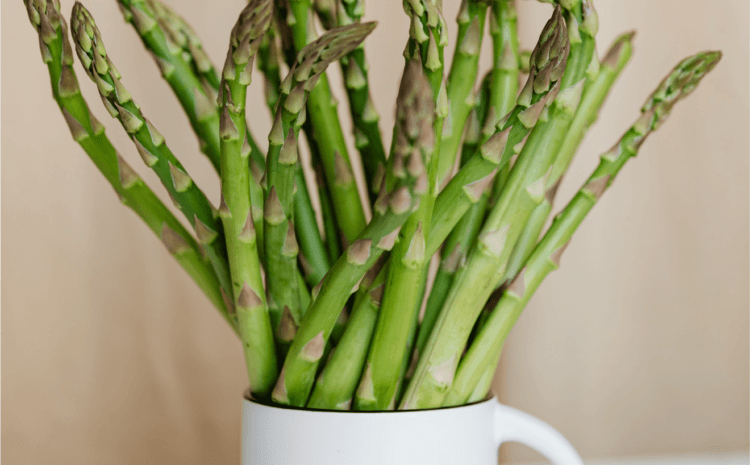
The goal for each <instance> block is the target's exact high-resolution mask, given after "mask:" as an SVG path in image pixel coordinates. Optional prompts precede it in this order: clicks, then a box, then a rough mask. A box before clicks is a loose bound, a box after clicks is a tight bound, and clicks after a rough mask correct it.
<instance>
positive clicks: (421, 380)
mask: <svg viewBox="0 0 750 465" xmlns="http://www.w3.org/2000/svg"><path fill="white" fill-rule="evenodd" d="M567 52H568V40H567V28H566V27H565V22H564V21H563V18H562V12H561V10H560V8H559V7H557V8H555V11H554V13H553V15H552V18H551V19H550V20H549V21H548V22H547V24H546V25H545V27H544V30H543V31H542V34H541V37H540V42H539V44H537V47H536V48H535V49H534V54H533V56H532V62H533V64H534V66H533V67H532V69H531V74H530V76H529V80H528V82H527V83H526V86H525V87H524V90H523V91H522V92H521V94H520V96H519V98H518V101H519V102H520V103H521V104H523V103H526V104H530V105H531V106H529V107H528V109H526V110H524V111H523V112H522V113H521V112H517V109H518V106H517V109H516V110H514V111H513V112H512V113H510V115H508V122H507V123H505V124H503V128H504V129H503V131H507V132H505V133H504V134H505V135H506V136H507V137H508V139H509V141H508V142H507V144H506V147H505V148H504V150H502V152H503V155H502V157H501V159H502V158H505V157H506V156H507V155H509V152H510V151H512V150H513V146H514V145H515V144H516V143H517V142H516V141H515V140H512V139H511V137H512V136H513V132H521V133H527V134H528V132H527V131H526V130H525V129H524V128H526V127H531V126H533V125H534V124H535V123H536V120H538V119H539V117H540V114H541V113H542V112H543V110H545V108H547V105H548V103H551V104H552V106H553V107H554V106H563V107H564V108H567V107H568V106H571V105H573V107H574V108H575V103H573V104H571V102H570V100H574V95H573V96H572V95H571V92H570V91H568V92H563V93H560V95H557V92H556V89H557V88H558V85H559V81H558V80H559V79H560V78H561V77H562V74H563V71H564V69H565V65H566V60H567ZM537 70H538V71H537ZM550 97H551V98H550ZM572 97H573V98H572ZM553 99H554V100H553ZM535 100H536V101H535ZM542 124H544V123H542ZM516 128H518V129H516ZM538 128H539V125H537V126H536V127H535V128H534V130H533V131H532V134H533V132H535V131H537V129H538ZM500 134H503V132H501V133H498V135H500ZM494 137H498V136H493V138H494ZM492 140H493V139H492V138H491V139H490V141H492ZM529 140H531V137H530V138H529ZM490 141H488V142H486V143H485V145H487V144H489V143H490ZM508 146H510V147H508ZM527 147H528V143H527V144H526V145H524V148H523V149H522V151H521V155H522V154H523V152H525V151H526V148H527ZM508 149H510V150H508ZM470 164H471V162H469V163H468V164H467V165H466V166H465V167H464V168H463V169H462V171H463V170H464V169H466V168H467V167H469V166H470ZM519 164H520V165H521V166H523V167H525V166H524V165H528V164H530V163H529V162H528V161H524V160H523V159H522V158H521V157H520V156H519V159H518V161H517V162H516V166H515V167H514V169H513V173H517V172H521V171H517V169H518V166H519ZM534 168H536V167H535V166H534ZM460 175H461V173H460V172H459V175H457V176H456V178H454V180H453V181H451V183H449V185H448V186H447V187H446V189H445V190H444V192H446V191H448V189H449V188H450V187H451V184H453V182H454V181H455V180H456V179H457V178H459V177H460ZM490 179H491V176H490ZM523 180H524V177H521V179H520V180H519V182H516V184H521V183H522V181H523ZM543 180H544V179H543V178H542V179H541V181H540V182H542V181H543ZM510 181H511V182H512V181H513V175H511V180H510ZM534 182H536V180H535V181H534ZM534 182H529V183H525V184H523V185H522V186H521V187H519V188H515V189H511V190H510V195H508V196H507V197H505V198H501V199H500V200H501V202H499V203H498V205H496V206H495V208H494V210H493V212H492V213H491V214H490V216H489V218H488V220H487V221H486V223H485V225H484V226H483V228H482V231H481V233H480V235H479V238H478V243H477V246H476V247H474V249H473V251H472V252H471V254H470V255H469V258H468V260H467V264H466V267H465V268H463V269H461V270H460V271H459V272H458V273H457V274H456V277H455V278H454V283H453V285H452V287H451V290H450V292H449V295H448V298H447V299H446V302H445V304H444V305H443V308H442V310H441V312H440V316H439V318H438V320H437V322H436V323H435V328H434V329H433V331H432V333H431V334H430V337H429V339H428V341H427V344H426V346H425V349H424V352H423V354H422V356H421V357H420V361H419V364H418V366H417V369H416V372H415V374H414V377H413V378H412V380H411V382H410V383H409V386H408V388H407V391H406V394H405V396H404V399H403V400H402V401H401V405H400V407H399V408H400V409H407V410H408V409H419V408H430V407H432V406H439V405H440V404H441V403H442V400H443V398H444V396H445V394H446V393H447V390H448V388H449V387H450V384H451V381H452V375H453V373H454V372H455V368H456V366H457V364H458V360H459V357H460V355H461V351H462V349H463V345H464V344H465V343H466V340H467V339H468V337H469V334H470V332H471V329H472V327H473V325H474V322H475V321H476V318H477V316H478V313H479V311H481V306H482V303H484V301H486V300H487V298H488V297H489V295H490V293H491V292H492V290H493V284H494V282H495V280H496V278H495V275H496V274H497V273H498V272H499V271H501V268H502V266H503V264H504V263H505V261H507V256H508V255H509V253H510V251H509V250H506V249H508V248H510V247H509V244H512V242H513V241H514V240H515V238H516V237H517V236H518V234H519V233H520V229H521V227H522V223H520V224H519V223H517V222H515V221H512V220H511V219H507V218H505V215H504V214H505V213H506V211H509V212H510V213H514V214H515V213H517V212H523V211H524V209H529V210H530V208H529V207H530V205H533V204H534V203H535V200H536V197H537V191H538V190H539V188H537V187H536V185H537V184H539V183H540V182H537V183H536V184H534ZM510 185H511V184H509V186H510ZM527 187H529V188H527ZM507 189H508V186H506V190H507ZM483 190H484V189H482V190H480V191H479V193H481V192H482V191H483ZM479 193H477V194H476V198H479V197H480V194H479ZM503 201H504V202H503ZM498 207H500V208H498ZM498 210H499V213H500V214H498ZM511 218H513V217H511ZM521 221H522V220H521ZM433 228H434V227H433Z"/></svg>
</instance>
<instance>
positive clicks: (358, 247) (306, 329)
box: [273, 25, 434, 406]
mask: <svg viewBox="0 0 750 465" xmlns="http://www.w3.org/2000/svg"><path fill="white" fill-rule="evenodd" d="M353 27H362V26H359V25H355V26H353ZM426 110H427V111H426ZM425 115H427V116H425ZM430 115H432V93H431V92H430V91H429V89H424V88H423V87H420V86H418V85H416V82H414V81H410V80H406V79H403V80H402V85H401V90H400V91H399V99H398V101H397V116H398V123H397V124H398V130H397V134H400V133H403V136H401V137H405V138H406V139H407V140H408V141H409V142H410V146H411V147H410V150H409V151H406V152H402V151H397V152H395V153H394V155H393V156H392V157H390V159H389V162H388V164H389V166H388V170H389V172H390V173H387V176H392V177H393V178H394V180H395V181H394V183H393V186H392V187H391V188H390V189H381V192H380V195H379V196H378V200H377V201H376V202H375V205H374V209H375V212H376V213H377V217H376V218H375V219H374V220H373V221H371V222H370V224H369V225H368V226H367V228H366V229H365V230H364V231H363V232H362V233H361V234H360V236H359V237H358V238H357V240H356V241H354V242H353V243H352V244H351V245H350V246H349V247H348V249H347V250H346V252H345V253H344V255H342V256H341V257H340V258H339V259H338V260H337V261H336V263H335V264H334V265H333V267H332V268H331V270H330V271H329V272H328V274H326V277H325V279H323V281H322V282H321V284H320V285H319V286H320V289H319V291H318V293H317V295H315V296H314V299H313V302H312V304H311V305H310V308H309V309H308V310H307V313H306V314H305V318H304V319H303V321H302V324H301V325H300V328H299V330H298V332H297V336H296V337H295V339H294V341H293V342H292V346H291V348H290V350H289V354H288V355H287V357H286V360H285V361H284V367H283V368H282V373H281V375H280V376H279V381H278V383H277V385H276V388H275V389H274V393H273V399H274V401H276V402H279V403H282V404H288V405H293V406H303V405H305V403H306V402H307V398H308V395H309V393H310V389H311V387H312V384H313V382H314V376H315V371H316V368H317V365H318V363H319V361H320V357H321V356H322V353H323V348H324V346H325V344H326V342H327V340H328V337H329V335H330V333H331V330H332V328H333V326H334V324H335V323H336V319H337V318H338V315H339V313H340V311H341V309H342V308H343V306H344V304H345V302H346V300H347V299H348V297H349V294H351V292H352V290H355V289H356V288H357V286H358V282H359V280H360V279H362V277H363V276H364V274H365V272H366V271H367V270H369V269H370V268H371V267H372V266H373V264H374V263H375V262H376V261H377V259H378V258H379V257H380V256H381V255H382V254H383V252H385V251H389V250H391V249H392V248H393V246H394V243H395V242H396V240H397V239H398V235H399V230H400V229H401V227H402V226H403V224H404V223H405V222H406V220H407V218H408V217H409V216H410V215H411V214H412V212H413V211H414V210H415V207H416V206H417V204H418V203H419V202H420V201H421V199H422V198H423V197H424V196H423V194H424V193H425V192H427V189H428V187H427V184H428V180H427V173H426V171H425V170H424V166H425V165H426V164H427V154H428V153H429V151H430V149H431V147H432V146H433V144H434V134H433V133H432V131H431V127H432V125H431V123H432V121H431V120H430ZM422 122H426V123H427V124H419V123H422ZM419 165H421V166H422V169H421V170H416V171H415V169H414V168H416V167H417V166H419ZM407 168H408V169H407ZM417 171H418V174H417V175H414V174H412V172H417Z"/></svg>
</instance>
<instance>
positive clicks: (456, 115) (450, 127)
mask: <svg viewBox="0 0 750 465" xmlns="http://www.w3.org/2000/svg"><path fill="white" fill-rule="evenodd" d="M488 6H489V0H463V1H462V2H461V8H460V10H459V12H458V18H456V21H457V22H458V35H457V39H456V49H455V51H454V52H453V62H452V63H451V69H450V72H449V73H448V84H447V93H448V101H449V102H450V104H449V111H448V116H447V117H446V118H445V120H444V121H443V134H442V138H441V141H440V153H439V155H438V158H439V162H438V163H439V165H438V175H437V177H438V184H439V185H442V184H444V180H445V179H446V178H447V177H448V176H449V175H450V174H451V171H452V170H453V165H454V164H455V161H456V156H457V154H458V149H459V147H460V144H461V135H462V134H463V128H464V125H465V124H466V118H467V117H468V116H469V113H470V112H471V109H472V107H473V106H474V102H473V100H472V92H473V88H474V83H475V82H476V80H477V73H478V72H479V51H480V50H481V48H482V37H483V31H484V22H485V18H486V17H487V7H488ZM516 86H518V84H517V83H516ZM513 101H514V102H515V95H514V96H513Z"/></svg>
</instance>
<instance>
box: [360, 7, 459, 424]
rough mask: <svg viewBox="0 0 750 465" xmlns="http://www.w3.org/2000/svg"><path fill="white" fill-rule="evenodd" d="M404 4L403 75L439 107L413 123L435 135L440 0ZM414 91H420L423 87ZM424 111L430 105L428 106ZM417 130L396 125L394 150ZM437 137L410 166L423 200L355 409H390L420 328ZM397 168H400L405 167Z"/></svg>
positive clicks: (438, 124) (440, 99)
mask: <svg viewBox="0 0 750 465" xmlns="http://www.w3.org/2000/svg"><path fill="white" fill-rule="evenodd" d="M404 8H405V10H406V12H407V14H408V15H409V16H410V17H411V20H412V27H411V29H410V39H409V45H407V55H408V56H411V57H415V58H416V59H411V60H409V59H407V64H406V69H405V71H404V78H403V79H404V80H409V81H413V84H412V85H413V86H414V88H415V89H418V88H419V87H422V88H423V90H422V91H421V93H424V94H431V95H432V100H433V102H435V101H437V102H436V103H435V104H434V105H432V106H430V109H431V110H432V111H434V112H435V115H434V117H432V115H424V114H420V115H419V118H420V119H424V121H421V122H420V121H418V122H415V123H414V125H415V127H416V126H417V125H418V124H419V125H422V126H425V125H426V123H427V122H429V123H431V124H432V125H433V128H434V131H435V134H436V135H437V134H439V133H440V132H441V130H442V129H441V128H442V123H443V119H444V117H445V115H446V113H447V108H445V106H446V105H445V102H444V101H445V98H446V97H445V95H446V94H445V92H446V91H445V83H444V82H443V72H442V70H443V56H442V55H443V47H444V45H443V44H442V43H441V44H440V45H438V41H439V38H440V37H445V21H444V20H443V17H442V12H441V11H440V6H439V4H437V3H432V2H429V1H415V2H412V3H411V4H409V3H405V4H404ZM436 37H437V39H436ZM415 92H416V93H417V94H419V93H420V91H419V90H416V91H415ZM423 111H426V107H425V108H424V110H423ZM402 112H407V109H406V108H402ZM397 117H401V118H403V117H405V116H401V115H398V116H397ZM416 135H417V134H407V133H405V132H398V131H397V132H396V138H395V142H394V156H395V157H403V156H404V155H405V154H406V153H408V151H409V150H411V146H412V143H411V141H410V140H409V137H416ZM439 139H440V138H439V137H437V138H436V141H435V144H434V145H433V146H430V147H425V148H424V153H425V158H426V160H427V163H426V166H420V165H418V166H415V167H408V169H410V170H412V172H411V174H412V175H414V176H416V175H419V174H420V173H421V171H422V170H423V171H424V172H425V173H426V175H427V179H428V186H427V192H426V193H425V195H424V196H423V197H422V199H421V200H420V204H419V208H418V210H417V211H416V212H415V213H414V214H413V215H412V216H411V217H410V218H409V220H408V221H407V222H406V224H405V225H404V227H403V229H402V230H401V240H400V242H399V243H398V244H397V245H396V246H395V248H394V250H393V253H392V254H391V265H390V266H389V268H388V277H387V280H386V286H385V294H384V296H383V302H382V305H381V309H380V316H379V317H378V322H377V325H376V327H375V334H374V335H373V338H372V344H371V346H370V352H369V353H368V355H367V369H366V371H365V373H366V375H365V376H364V377H363V378H362V380H361V381H360V386H359V388H358V390H357V395H356V397H355V400H354V406H353V407H354V409H355V410H385V409H388V408H391V409H392V408H393V407H394V406H395V402H396V397H397V389H398V386H399V380H400V378H401V375H402V374H403V373H404V372H405V370H406V365H407V364H408V362H409V353H407V352H409V344H408V341H409V339H410V337H412V338H413V336H411V335H412V333H413V332H414V331H416V326H415V324H416V321H417V318H418V313H419V308H420V304H421V300H420V297H422V291H423V289H424V286H425V284H426V283H425V279H424V278H425V277H426V273H425V271H424V268H425V266H426V265H427V264H428V263H429V259H430V257H431V256H430V255H426V254H425V241H426V239H427V238H428V237H429V232H430V222H431V218H432V209H433V205H434V203H435V196H436V195H437V192H436V186H437V175H438V170H439V166H438V165H439V162H438V157H437V156H435V154H436V153H437V152H436V149H437V147H438V146H439V145H440V142H439ZM412 160H414V158H412ZM396 168H397V171H396V172H398V170H404V168H405V167H396ZM392 182H394V178H393V176H391V177H390V178H389V177H387V178H386V185H388V184H389V183H392ZM412 329H413V330H412ZM402 367H404V369H403V370H402Z"/></svg>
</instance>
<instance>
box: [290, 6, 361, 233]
mask: <svg viewBox="0 0 750 465" xmlns="http://www.w3.org/2000/svg"><path fill="white" fill-rule="evenodd" d="M288 7H289V15H288V18H287V21H288V25H289V28H290V30H291V36H292V37H291V38H292V42H293V45H294V50H296V51H297V52H299V51H300V50H302V48H303V47H305V46H306V45H307V44H308V43H310V42H312V41H313V40H315V37H316V33H315V27H314V24H313V22H312V18H313V11H312V7H311V5H310V0H290V1H289V3H288ZM307 116H308V117H309V118H310V122H311V124H312V127H313V138H314V140H315V141H316V142H317V147H318V151H319V153H320V157H321V161H322V164H323V168H324V173H325V175H326V180H327V182H328V187H329V192H330V194H331V200H332V203H333V207H334V210H335V212H336V218H337V220H338V223H339V227H340V229H341V231H342V232H343V234H344V237H345V238H346V240H347V241H349V242H351V241H353V240H354V239H355V238H356V237H357V236H358V235H359V233H360V232H362V230H363V229H364V228H365V225H366V223H367V222H366V221H365V214H364V209H363V207H362V201H361V199H360V198H359V192H358V191H357V186H356V183H355V180H354V172H353V170H352V166H351V162H350V160H349V153H348V150H347V147H346V143H345V141H344V134H343V131H342V130H341V123H340V122H339V116H338V113H337V110H336V101H335V99H334V98H333V96H332V95H331V89H330V86H329V84H328V77H327V76H326V73H322V74H321V75H320V78H319V79H318V81H317V84H316V85H315V87H314V88H312V89H311V91H310V95H309V96H308V99H307Z"/></svg>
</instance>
